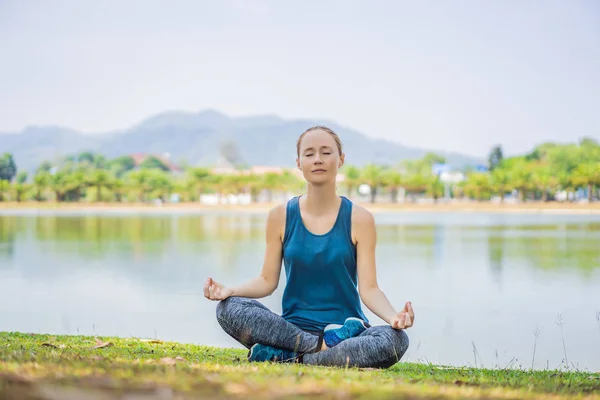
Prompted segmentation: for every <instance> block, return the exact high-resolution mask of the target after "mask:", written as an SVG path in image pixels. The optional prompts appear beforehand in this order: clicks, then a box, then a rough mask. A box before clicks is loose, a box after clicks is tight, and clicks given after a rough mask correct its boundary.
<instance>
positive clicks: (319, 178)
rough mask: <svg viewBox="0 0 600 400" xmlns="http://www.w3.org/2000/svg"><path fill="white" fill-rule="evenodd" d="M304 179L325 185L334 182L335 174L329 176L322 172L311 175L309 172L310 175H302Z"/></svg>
mask: <svg viewBox="0 0 600 400" xmlns="http://www.w3.org/2000/svg"><path fill="white" fill-rule="evenodd" d="M304 178H305V179H306V181H307V182H308V183H310V184H312V185H327V184H331V183H335V175H334V176H331V175H329V174H323V175H313V174H310V176H305V177H304Z"/></svg>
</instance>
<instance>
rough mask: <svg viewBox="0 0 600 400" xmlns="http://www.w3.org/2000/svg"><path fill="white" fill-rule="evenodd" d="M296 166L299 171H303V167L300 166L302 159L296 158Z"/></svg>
mask: <svg viewBox="0 0 600 400" xmlns="http://www.w3.org/2000/svg"><path fill="white" fill-rule="evenodd" d="M296 166H297V167H298V169H299V170H300V171H302V167H301V166H300V159H299V158H296Z"/></svg>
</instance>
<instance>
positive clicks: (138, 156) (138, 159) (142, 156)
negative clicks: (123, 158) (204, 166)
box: [129, 153, 183, 174]
mask: <svg viewBox="0 0 600 400" xmlns="http://www.w3.org/2000/svg"><path fill="white" fill-rule="evenodd" d="M129 156H130V157H131V158H132V159H133V163H134V165H135V168H138V167H139V166H140V164H141V163H143V162H144V160H146V159H147V158H148V157H155V158H157V159H159V160H160V161H161V162H162V163H163V164H164V165H165V166H166V167H167V168H169V172H171V173H173V174H179V173H181V172H183V170H182V169H181V168H180V167H179V166H178V165H176V164H174V163H173V162H172V161H171V159H170V154H169V153H165V154H163V155H159V154H146V153H134V154H130V155H129Z"/></svg>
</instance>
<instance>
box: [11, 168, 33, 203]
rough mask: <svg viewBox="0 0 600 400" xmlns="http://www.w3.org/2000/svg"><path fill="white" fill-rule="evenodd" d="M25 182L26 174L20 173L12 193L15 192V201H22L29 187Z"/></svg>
mask: <svg viewBox="0 0 600 400" xmlns="http://www.w3.org/2000/svg"><path fill="white" fill-rule="evenodd" d="M26 181H27V172H25V171H21V172H19V173H18V174H17V178H16V182H15V186H14V191H15V200H16V201H17V202H20V201H21V200H22V199H23V196H24V195H25V194H26V193H27V191H28V190H29V185H28V184H27V183H26Z"/></svg>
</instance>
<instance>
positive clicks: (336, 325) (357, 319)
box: [323, 317, 367, 332]
mask: <svg viewBox="0 0 600 400" xmlns="http://www.w3.org/2000/svg"><path fill="white" fill-rule="evenodd" d="M348 320H351V321H359V322H360V324H361V325H362V326H363V328H365V329H367V326H366V325H365V321H363V320H362V319H360V318H356V317H350V318H346V321H348ZM346 321H344V324H345V323H346ZM342 326H344V325H339V324H329V325H327V326H326V327H325V329H324V330H323V332H327V331H329V330H332V329H338V328H341V327H342Z"/></svg>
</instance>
